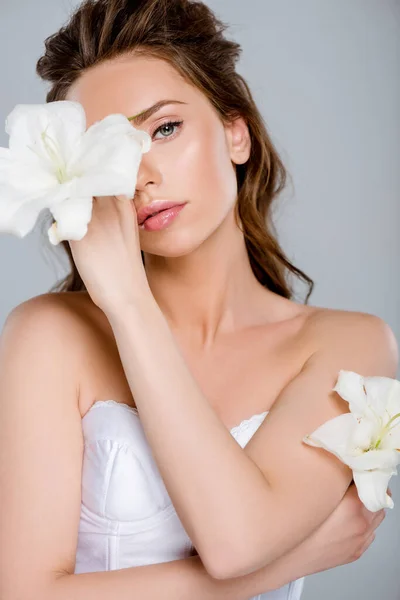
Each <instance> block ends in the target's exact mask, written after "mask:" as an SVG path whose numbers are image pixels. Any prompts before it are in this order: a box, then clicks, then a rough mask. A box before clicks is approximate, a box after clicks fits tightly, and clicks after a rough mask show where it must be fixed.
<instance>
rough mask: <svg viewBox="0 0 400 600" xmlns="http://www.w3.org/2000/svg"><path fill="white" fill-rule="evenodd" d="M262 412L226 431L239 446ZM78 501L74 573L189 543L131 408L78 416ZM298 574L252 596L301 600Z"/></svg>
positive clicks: (184, 553) (133, 561)
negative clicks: (80, 466) (80, 453)
mask: <svg viewBox="0 0 400 600" xmlns="http://www.w3.org/2000/svg"><path fill="white" fill-rule="evenodd" d="M267 414H268V411H267V412H264V413H261V414H259V415H253V416H252V417H251V418H250V419H247V420H245V421H243V422H242V423H240V425H238V426H237V427H234V428H233V429H231V434H232V435H233V436H234V438H235V439H236V441H237V442H238V443H239V444H240V446H241V447H242V448H243V447H244V446H245V445H246V444H247V443H248V441H249V440H250V439H251V437H252V436H253V435H254V433H255V432H256V431H257V429H258V427H259V426H260V425H261V423H262V422H263V420H264V418H265V417H266V415H267ZM82 430H83V435H84V442H85V446H84V456H83V471H82V505H81V517H80V525H79V536H78V546H77V553H76V566H75V573H89V572H94V571H111V570H115V569H124V568H128V567H135V566H143V565H149V564H155V563H162V562H169V561H173V560H179V559H182V558H187V557H188V556H190V553H191V550H192V543H191V540H190V538H189V537H188V536H187V534H186V531H185V529H184V527H183V525H182V523H181V521H180V519H179V517H178V515H177V513H176V512H175V509H174V506H173V504H172V501H171V499H170V497H169V495H168V492H167V489H166V487H165V485H164V482H163V479H162V477H161V474H160V472H159V470H158V468H157V464H156V462H155V460H154V458H153V455H152V451H151V447H150V445H149V443H148V441H147V438H146V436H145V433H144V429H143V427H142V424H141V422H140V419H139V413H138V411H137V410H136V409H134V408H132V407H131V406H128V405H127V404H122V403H119V402H115V401H114V400H102V401H98V402H95V403H94V404H93V406H92V407H91V408H90V409H89V411H88V412H87V413H86V414H85V416H84V417H83V419H82ZM303 585H304V577H303V578H301V579H297V580H296V581H293V582H291V583H289V584H287V585H285V586H283V587H282V588H280V589H279V590H274V591H272V592H267V593H264V594H261V595H259V596H256V597H255V598H253V599H251V600H299V599H300V596H301V592H302V590H303Z"/></svg>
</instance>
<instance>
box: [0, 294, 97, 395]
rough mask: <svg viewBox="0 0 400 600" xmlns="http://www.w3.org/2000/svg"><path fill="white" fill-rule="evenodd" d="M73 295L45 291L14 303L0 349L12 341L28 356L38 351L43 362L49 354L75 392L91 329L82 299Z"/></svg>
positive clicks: (81, 377)
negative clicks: (57, 363)
mask: <svg viewBox="0 0 400 600" xmlns="http://www.w3.org/2000/svg"><path fill="white" fill-rule="evenodd" d="M74 294H75V293H71V294H69V293H45V294H41V295H39V296H35V297H33V298H30V299H28V300H26V301H24V302H22V303H21V304H18V305H17V306H16V307H15V308H13V309H12V311H11V312H10V313H9V314H8V316H7V318H6V321H5V323H4V327H3V330H2V332H1V336H0V350H1V349H2V351H3V352H4V353H7V352H8V350H11V349H12V348H13V347H14V345H15V344H16V345H17V346H19V347H21V345H22V344H23V345H24V348H25V350H26V352H27V353H30V354H31V355H32V354H33V353H35V354H36V355H37V353H42V354H43V357H44V360H47V361H48V360H49V355H51V358H52V361H53V365H54V366H57V365H56V361H59V362H62V366H63V368H64V369H65V374H67V373H68V376H69V377H73V378H74V379H75V380H76V388H77V390H78V391H79V388H80V385H81V383H82V382H83V381H84V373H83V367H84V365H85V362H86V361H87V358H86V355H87V348H88V346H87V343H86V340H89V339H90V336H91V330H92V328H91V327H90V313H89V311H87V310H86V308H84V307H85V304H84V302H83V298H82V299H81V298H79V299H78V298H75V297H74ZM28 366H29V365H27V367H28ZM78 398H79V392H78Z"/></svg>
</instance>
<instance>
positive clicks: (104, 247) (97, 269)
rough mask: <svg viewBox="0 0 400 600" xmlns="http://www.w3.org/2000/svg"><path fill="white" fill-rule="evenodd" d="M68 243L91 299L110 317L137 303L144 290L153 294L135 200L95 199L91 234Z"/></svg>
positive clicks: (124, 197) (113, 197)
mask: <svg viewBox="0 0 400 600" xmlns="http://www.w3.org/2000/svg"><path fill="white" fill-rule="evenodd" d="M68 243H69V245H70V247H71V252H72V256H73V259H74V261H75V264H76V267H77V269H78V271H79V274H80V276H81V278H82V281H83V282H84V284H85V286H86V289H87V291H88V293H89V295H90V297H91V299H92V300H93V302H94V303H95V304H96V305H97V306H98V307H99V308H100V309H101V310H103V311H104V312H105V313H106V314H107V312H108V311H115V310H117V309H118V307H119V306H121V305H124V304H127V303H130V302H132V301H134V300H135V298H136V297H137V295H140V294H142V292H143V291H144V292H145V293H150V294H151V292H150V288H149V286H148V281H147V277H146V271H145V269H144V265H143V262H142V257H141V253H140V241H139V225H138V222H137V213H136V208H135V205H134V202H133V199H128V198H127V197H126V196H104V197H94V198H93V211H92V218H91V221H90V222H89V225H88V231H87V234H86V235H85V237H84V238H83V239H82V240H80V241H76V240H70V241H69V242H68Z"/></svg>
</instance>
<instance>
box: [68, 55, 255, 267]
mask: <svg viewBox="0 0 400 600" xmlns="http://www.w3.org/2000/svg"><path fill="white" fill-rule="evenodd" d="M66 99H67V100H75V101H78V102H80V103H81V104H82V105H83V107H84V109H85V112H86V116H87V127H90V125H92V124H93V123H94V122H95V121H98V120H101V119H103V118H104V117H105V116H107V115H108V114H112V113H122V114H124V115H125V116H126V117H131V116H134V115H137V114H138V113H141V112H143V111H144V110H145V109H147V108H150V107H151V106H153V105H154V104H156V103H158V102H160V101H162V100H176V101H179V104H167V105H165V106H163V107H162V108H161V109H160V110H158V111H157V112H155V113H154V114H153V115H152V116H151V117H150V118H148V120H146V121H145V122H144V123H140V124H134V122H133V121H132V123H133V124H134V126H135V127H137V128H138V129H142V130H145V131H147V133H148V134H149V135H150V136H151V138H152V146H151V149H150V151H149V152H148V153H146V154H143V156H142V160H141V163H140V167H139V171H138V178H137V186H136V196H135V198H134V203H135V206H136V209H139V208H140V207H142V206H144V205H146V204H149V203H150V202H152V201H153V200H168V201H173V202H179V203H181V202H187V204H186V206H185V208H184V209H183V210H182V211H180V213H179V214H178V216H177V217H176V218H175V219H174V220H173V221H172V222H171V223H170V224H169V225H168V227H166V228H164V229H162V230H159V231H146V230H144V229H140V245H141V249H142V250H143V251H144V252H145V253H146V252H148V253H150V254H155V255H160V256H171V257H172V256H181V255H184V254H187V253H189V252H191V251H193V250H195V248H196V247H197V246H199V245H200V244H201V243H202V242H203V241H204V240H205V239H207V238H208V237H209V236H210V235H211V234H213V233H214V231H216V230H217V229H218V228H220V226H221V225H222V224H223V223H224V222H228V221H229V223H233V220H232V219H228V216H232V209H233V207H234V205H235V203H236V198H237V181H236V172H235V164H234V163H236V164H242V163H245V162H246V161H247V160H248V157H249V153H250V143H249V135H248V129H247V126H246V125H245V123H244V121H243V119H237V120H236V121H235V122H234V123H232V124H230V125H226V126H224V124H223V123H222V122H221V120H220V119H219V117H218V115H217V112H216V111H215V109H214V108H213V106H212V105H211V104H210V102H209V101H208V99H207V98H206V97H205V96H204V94H203V93H202V92H200V90H198V89H197V88H196V87H194V86H192V85H190V84H188V83H187V82H186V81H185V80H184V79H183V78H182V77H181V76H180V75H179V73H178V72H177V71H176V70H175V69H174V68H173V67H172V66H170V65H169V64H168V63H167V62H165V61H163V60H158V59H153V58H147V57H146V58H144V57H133V56H130V57H123V58H118V59H114V60H112V61H108V62H107V63H104V64H102V65H98V66H95V67H92V68H91V69H90V70H88V71H87V72H85V73H84V74H83V75H82V76H81V77H80V79H79V80H78V81H77V82H75V83H74V85H73V86H72V87H71V89H70V90H69V93H68V95H67V98H66ZM169 121H174V122H177V124H175V125H166V124H167V123H168V122H169Z"/></svg>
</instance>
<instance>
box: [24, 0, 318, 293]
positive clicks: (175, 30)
mask: <svg viewBox="0 0 400 600" xmlns="http://www.w3.org/2000/svg"><path fill="white" fill-rule="evenodd" d="M227 27H228V25H226V24H225V23H223V22H222V21H221V20H219V19H218V18H217V17H216V15H215V14H214V13H213V12H212V11H211V10H210V8H209V7H207V6H206V5H205V4H204V3H203V2H198V1H191V0H85V1H84V2H82V3H81V4H80V5H79V6H78V8H77V9H76V10H75V11H74V12H73V13H72V14H71V16H70V18H69V21H68V22H67V23H66V24H65V25H63V26H62V27H61V28H60V29H59V31H57V32H56V33H54V34H52V35H50V36H49V37H47V38H46V40H45V42H44V43H45V52H44V54H43V56H41V57H40V58H39V60H38V61H37V65H36V72H37V74H38V75H39V76H40V77H41V78H42V79H43V80H45V81H49V82H50V83H51V88H50V90H49V91H48V92H47V96H46V101H47V102H53V101H57V100H64V99H65V97H66V94H67V92H68V90H69V88H70V86H71V85H72V84H73V83H74V82H75V81H76V80H77V79H78V78H79V76H80V75H82V73H84V72H85V70H87V69H89V68H90V67H93V66H95V65H98V64H100V63H103V62H104V61H107V60H110V59H113V58H115V57H118V56H121V55H123V54H125V55H126V54H128V55H129V54H133V55H141V56H143V55H144V56H150V57H155V58H158V59H162V60H164V61H167V62H168V63H169V64H170V65H172V66H173V67H174V68H175V69H176V70H177V71H178V72H179V73H180V75H182V76H183V77H184V78H185V79H186V81H188V82H189V83H191V84H192V85H194V86H196V87H197V88H198V89H199V90H200V91H201V92H203V94H205V96H206V97H207V98H208V100H209V101H210V102H211V104H212V105H213V107H214V108H215V109H216V111H217V113H218V114H219V116H220V118H221V120H222V121H223V122H224V123H228V122H230V120H233V119H235V118H236V117H238V116H241V117H243V118H244V120H245V122H246V124H247V126H248V128H249V133H250V138H251V155H250V157H249V160H248V161H247V162H246V163H245V164H244V165H236V174H237V182H238V199H237V203H236V205H235V218H236V222H237V224H238V226H240V225H239V222H238V217H239V218H240V222H241V224H242V227H243V229H242V227H241V229H242V231H243V234H244V239H245V244H246V249H247V252H248V256H249V261H250V265H251V268H252V270H253V273H254V275H255V277H256V278H257V280H258V281H259V282H260V283H261V284H262V285H263V286H265V287H266V288H268V289H269V290H271V291H273V292H275V293H276V294H279V295H280V296H283V297H285V298H288V299H292V298H293V296H294V293H293V289H292V286H291V284H290V283H289V281H288V278H289V276H291V275H294V276H296V277H298V278H300V279H302V280H303V281H305V282H306V283H307V284H308V286H309V291H308V294H307V297H306V300H305V304H307V303H308V299H309V297H310V295H311V293H312V290H313V287H314V282H313V281H312V280H311V279H310V278H309V277H308V276H307V275H306V274H305V273H303V272H302V271H301V270H300V269H298V268H297V267H295V266H294V265H293V264H291V262H290V261H289V260H288V258H287V257H286V256H285V254H284V252H283V250H282V248H281V247H280V245H279V243H278V239H277V234H276V230H275V226H274V224H273V221H272V209H273V203H274V200H276V199H277V197H278V195H279V194H280V192H281V191H282V190H283V188H284V187H285V186H286V183H287V172H286V169H285V167H284V165H283V162H282V160H281V158H280V156H279V154H278V152H277V150H276V148H275V147H274V144H273V143H272V140H271V138H270V136H269V133H268V130H267V127H266V125H265V123H264V121H263V118H262V116H261V114H260V112H259V110H258V108H257V106H256V104H255V102H254V99H253V97H252V94H251V92H250V89H249V86H248V84H247V83H246V81H245V79H244V78H243V77H242V76H241V75H240V74H239V73H237V72H236V68H235V66H236V63H237V61H238V60H239V58H240V54H241V47H240V45H239V44H237V43H236V42H234V41H231V40H228V39H226V37H224V35H223V33H224V31H225V29H227ZM53 222H54V219H53V218H52V216H51V222H50V223H49V224H48V227H49V226H50V225H51V224H52V223H53ZM45 225H46V223H45ZM62 245H63V247H64V249H65V251H66V253H67V255H68V258H69V263H70V266H71V272H70V273H69V275H68V276H67V277H66V278H64V279H63V280H61V281H59V282H58V283H56V284H55V286H53V288H52V289H51V290H50V291H51V292H53V291H58V292H66V291H85V290H86V288H85V285H84V282H83V281H82V279H81V277H80V275H79V272H78V269H77V268H76V266H75V264H74V261H73V258H72V254H71V249H70V246H69V244H68V242H67V241H64V242H62ZM142 260H143V264H144V254H143V252H142Z"/></svg>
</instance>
